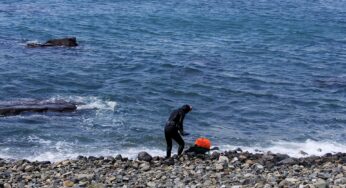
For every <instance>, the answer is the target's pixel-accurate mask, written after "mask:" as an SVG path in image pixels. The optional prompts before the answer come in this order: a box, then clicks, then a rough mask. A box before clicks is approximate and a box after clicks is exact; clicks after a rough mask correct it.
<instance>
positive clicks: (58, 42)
mask: <svg viewBox="0 0 346 188" xmlns="http://www.w3.org/2000/svg"><path fill="white" fill-rule="evenodd" d="M26 46H27V47H28V48H38V47H41V48H43V47H52V46H64V47H75V46H78V44H77V39H76V37H70V38H61V39H51V40H48V41H47V42H45V43H43V44H40V43H29V44H27V45H26Z"/></svg>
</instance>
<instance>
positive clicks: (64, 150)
mask: <svg viewBox="0 0 346 188" xmlns="http://www.w3.org/2000/svg"><path fill="white" fill-rule="evenodd" d="M35 139H36V138H35ZM39 142H42V141H39ZM44 143H45V145H46V144H47V142H45V141H44ZM75 144H76V143H69V142H65V141H59V142H56V143H54V144H47V145H46V147H47V148H46V149H43V152H40V151H38V152H37V153H35V154H28V155H27V156H12V155H10V154H9V153H8V151H9V149H8V148H2V149H0V158H13V159H23V158H24V159H28V160H31V161H36V160H37V161H47V160H48V161H52V162H56V161H61V160H65V159H76V158H77V157H78V156H80V155H81V156H95V157H99V156H113V157H114V156H116V155H118V154H121V155H122V156H123V157H128V158H130V159H136V158H137V155H138V153H139V152H141V151H146V152H148V153H149V154H150V155H152V156H161V157H163V156H165V150H164V149H162V148H161V149H160V148H155V147H131V148H123V149H120V150H111V149H107V148H105V149H102V148H100V149H99V150H97V149H95V148H94V147H92V148H93V149H91V150H88V146H80V147H78V146H77V145H75ZM83 148H84V149H83ZM236 148H241V149H242V150H243V151H248V152H250V153H263V152H267V151H271V152H273V153H281V154H288V155H290V156H291V157H307V156H311V155H316V156H322V155H324V154H326V153H336V152H345V151H346V145H343V144H340V143H335V142H328V141H313V140H306V141H305V142H301V143H299V142H287V141H278V142H273V144H272V145H270V146H267V147H243V146H235V145H222V146H220V151H226V150H234V149H236ZM77 150H78V151H77ZM85 150H87V151H85ZM173 151H175V150H173ZM300 151H304V152H306V153H308V155H303V154H301V152H300ZM173 153H174V152H173Z"/></svg>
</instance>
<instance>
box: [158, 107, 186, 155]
mask: <svg viewBox="0 0 346 188" xmlns="http://www.w3.org/2000/svg"><path fill="white" fill-rule="evenodd" d="M191 110H192V106H190V105H187V104H186V105H183V106H182V107H181V108H179V109H176V110H174V111H173V112H172V113H171V115H170V116H169V119H168V121H167V123H166V126H165V137H166V142H167V155H166V158H169V157H171V152H172V139H173V140H175V141H176V142H177V143H178V144H179V148H178V155H181V154H182V152H183V149H184V146H185V142H184V140H183V138H182V137H181V136H180V135H182V136H186V135H189V134H188V133H185V132H184V126H183V122H184V118H185V114H187V113H189V112H190V111H191ZM179 132H180V134H179Z"/></svg>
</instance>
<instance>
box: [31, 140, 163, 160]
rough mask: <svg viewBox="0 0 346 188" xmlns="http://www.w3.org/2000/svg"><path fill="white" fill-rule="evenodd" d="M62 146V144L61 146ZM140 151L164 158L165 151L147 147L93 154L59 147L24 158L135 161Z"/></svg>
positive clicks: (104, 150) (103, 151) (101, 151)
mask: <svg viewBox="0 0 346 188" xmlns="http://www.w3.org/2000/svg"><path fill="white" fill-rule="evenodd" d="M62 145H64V144H62ZM141 151H146V152H148V153H150V155H152V156H164V155H165V151H163V150H160V149H157V148H147V147H138V148H127V149H122V150H117V151H112V150H109V149H101V150H99V151H93V152H87V151H86V152H73V150H72V149H71V148H69V147H67V148H64V147H60V148H59V150H58V151H54V152H53V151H46V152H43V153H40V154H38V155H34V156H27V157H24V158H25V159H28V160H30V161H36V160H37V161H47V160H48V161H52V162H56V161H62V160H65V159H76V158H77V157H78V156H95V157H99V156H113V157H114V156H116V155H118V154H120V155H121V156H122V157H128V158H130V159H136V158H137V155H138V153H139V152H141Z"/></svg>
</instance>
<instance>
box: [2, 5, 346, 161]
mask: <svg viewBox="0 0 346 188" xmlns="http://www.w3.org/2000/svg"><path fill="white" fill-rule="evenodd" d="M345 7H346V1H342V0H337V1H328V0H321V1H317V0H300V1H295V0H293V1H284V0H280V1H275V2H272V1H256V2H249V1H243V0H236V1H204V0H202V1H196V0H186V1H175V0H174V1H170V2H162V1H147V0H145V1H138V0H129V1H128V0H127V1H122V0H117V1H110V0H108V1H107V0H103V1H101V0H99V1H84V0H83V1H81V0H76V1H66V0H45V1H43V0H34V1H33V0H30V1H29V0H21V1H20V0H5V1H1V2H0V86H1V89H0V100H1V101H12V100H20V99H42V100H55V99H64V100H71V101H77V102H83V103H85V104H86V105H82V106H79V109H78V111H77V112H75V113H72V114H69V113H62V114H61V113H48V114H24V115H20V116H12V117H1V118H0V127H1V129H0V151H1V152H0V154H1V155H0V157H6V158H28V159H33V160H36V159H37V160H46V159H48V160H59V159H64V158H70V157H75V156H77V155H114V154H118V153H122V154H123V155H129V156H133V155H134V154H135V153H136V152H138V151H140V150H147V151H149V152H151V153H153V154H159V155H163V154H164V149H165V140H164V136H163V126H164V123H165V121H166V119H167V118H168V116H169V113H170V112H171V111H172V110H173V109H175V108H177V107H179V106H181V105H183V104H186V103H187V104H191V105H192V106H193V112H192V113H191V114H188V115H187V117H186V119H185V129H186V130H187V131H188V132H190V133H191V135H190V136H189V137H186V138H185V141H186V142H187V143H188V144H191V143H193V141H194V139H196V138H197V137H199V136H205V137H208V138H210V139H211V140H212V142H213V145H216V146H220V147H221V148H223V149H230V148H234V147H238V146H239V147H242V148H245V149H249V150H250V151H251V150H254V149H255V148H259V149H261V150H266V149H270V150H274V151H278V152H282V153H289V154H291V155H295V154H297V153H298V152H299V151H300V150H305V151H308V153H309V154H323V153H325V152H338V151H345V150H346V128H345V124H346V116H345V112H346V99H345V93H346V74H345V70H346V63H345V59H346V51H345V49H346V37H345V31H346V21H345V20H346V9H345ZM66 36H75V37H77V41H78V42H79V44H80V45H79V46H78V47H76V48H47V49H28V48H25V44H26V43H28V42H30V41H38V42H44V41H46V40H48V39H51V38H61V37H66ZM318 148H321V149H322V152H317V150H318Z"/></svg>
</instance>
